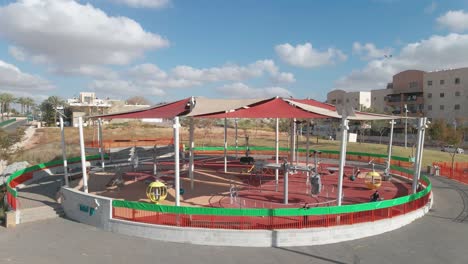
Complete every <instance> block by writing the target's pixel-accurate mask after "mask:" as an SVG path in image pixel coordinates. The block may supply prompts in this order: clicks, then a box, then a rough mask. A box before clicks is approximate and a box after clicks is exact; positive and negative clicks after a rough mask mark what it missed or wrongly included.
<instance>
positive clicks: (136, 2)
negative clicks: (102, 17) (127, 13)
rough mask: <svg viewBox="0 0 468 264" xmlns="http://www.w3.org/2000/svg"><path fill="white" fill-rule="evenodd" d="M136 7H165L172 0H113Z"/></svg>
mask: <svg viewBox="0 0 468 264" xmlns="http://www.w3.org/2000/svg"><path fill="white" fill-rule="evenodd" d="M111 1H113V2H116V3H121V4H125V5H128V6H130V7H135V8H145V7H146V8H163V7H166V6H167V5H169V3H170V2H171V0H111Z"/></svg>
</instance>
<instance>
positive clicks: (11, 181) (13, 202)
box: [6, 155, 108, 210]
mask: <svg viewBox="0 0 468 264" xmlns="http://www.w3.org/2000/svg"><path fill="white" fill-rule="evenodd" d="M100 158H101V156H100V155H92V156H87V157H86V160H87V161H89V160H98V159H100ZM105 158H108V156H107V155H106V156H105ZM80 161H81V157H73V158H70V159H67V162H68V164H72V163H77V162H80ZM60 165H63V160H53V161H49V162H46V163H41V164H37V165H34V166H31V167H28V168H25V169H22V170H18V171H15V172H14V173H13V174H11V175H10V177H9V178H8V180H7V181H6V187H7V194H6V196H7V202H8V204H9V205H10V206H11V208H13V210H16V209H17V208H18V201H17V197H18V191H17V190H16V186H18V185H19V184H21V183H23V182H25V181H27V180H30V179H32V178H33V173H34V172H35V171H39V170H43V169H46V168H50V167H56V166H60Z"/></svg>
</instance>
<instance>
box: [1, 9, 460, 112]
mask: <svg viewBox="0 0 468 264" xmlns="http://www.w3.org/2000/svg"><path fill="white" fill-rule="evenodd" d="M466 31H468V1H422V0H421V1H398V0H370V1H305V0H304V1H279V0H278V1H247V0H238V1H215V0H211V1H207V0H199V1H189V0H99V1H89V2H88V1H72V0H54V1H50V0H25V1H18V2H15V1H1V0H0V92H11V93H14V94H15V95H16V96H32V97H34V98H37V100H38V101H39V100H42V99H44V98H45V97H47V96H48V95H58V96H60V97H63V98H69V97H73V96H76V95H77V94H78V93H79V92H80V91H95V92H96V94H97V96H98V97H110V98H119V99H126V98H129V97H131V96H135V95H139V96H146V97H148V99H150V100H151V101H152V102H154V103H156V102H160V101H168V100H175V99H180V98H184V97H188V96H207V97H220V98H227V97H236V98H249V97H250V98H251V97H269V96H276V95H279V96H294V97H298V98H305V97H311V98H315V99H318V100H324V99H325V97H326V94H327V92H329V91H330V90H332V89H336V88H339V89H345V90H370V89H381V88H385V84H386V83H387V82H389V81H391V76H392V75H393V74H395V73H397V72H399V71H402V70H406V69H421V70H427V71H431V70H437V69H443V68H457V67H466V66H468V65H467V64H468V63H467V62H468V35H467V34H466ZM390 54H391V55H392V56H391V57H389V56H388V55H390ZM386 55H387V56H386Z"/></svg>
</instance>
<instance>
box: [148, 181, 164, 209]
mask: <svg viewBox="0 0 468 264" xmlns="http://www.w3.org/2000/svg"><path fill="white" fill-rule="evenodd" d="M146 196H147V197H148V199H150V200H151V201H152V202H153V203H156V204H157V203H159V202H161V201H164V200H165V199H166V196H167V187H166V185H165V184H164V183H162V182H160V181H154V182H152V183H150V184H149V185H148V187H147V188H146Z"/></svg>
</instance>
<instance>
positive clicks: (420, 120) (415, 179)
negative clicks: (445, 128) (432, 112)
mask: <svg viewBox="0 0 468 264" xmlns="http://www.w3.org/2000/svg"><path fill="white" fill-rule="evenodd" d="M422 126H423V118H418V137H417V141H416V142H417V146H416V156H415V161H414V167H413V168H414V174H413V186H412V187H413V188H412V192H413V193H416V190H417V187H418V177H419V173H418V170H419V163H420V162H421V160H419V157H420V156H421V151H422V149H421V138H422Z"/></svg>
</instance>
